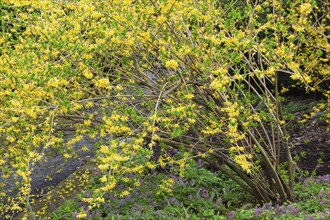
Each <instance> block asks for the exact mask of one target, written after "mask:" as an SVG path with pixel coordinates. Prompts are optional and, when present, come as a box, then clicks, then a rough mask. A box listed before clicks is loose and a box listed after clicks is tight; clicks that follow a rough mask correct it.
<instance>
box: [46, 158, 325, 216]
mask: <svg viewBox="0 0 330 220" xmlns="http://www.w3.org/2000/svg"><path fill="white" fill-rule="evenodd" d="M164 176H170V177H171V178H173V179H174V180H175V185H174V187H173V191H172V193H160V194H157V192H159V187H158V185H159V183H160V181H161V180H162V179H163V178H164ZM95 184H97V181H96V182H92V183H91V184H90V188H91V189H92V188H93V187H94V186H95ZM118 190H120V189H118ZM83 196H85V197H88V196H90V195H89V192H88V190H87V191H86V192H84V194H81V195H78V196H76V197H75V198H73V199H71V200H68V201H66V202H65V203H63V205H62V206H60V207H59V208H58V209H56V210H54V212H53V213H52V214H51V216H50V219H54V220H56V219H77V218H78V217H80V216H79V214H81V213H85V214H87V216H86V217H85V218H84V219H283V220H284V219H310V220H311V219H329V218H330V210H329V207H330V176H329V175H328V176H322V177H306V176H305V175H302V174H301V176H300V177H299V181H298V183H296V185H295V194H294V201H295V202H292V203H290V204H289V203H288V204H282V205H279V204H263V205H258V204H257V201H254V200H253V199H252V198H251V197H250V196H249V195H248V194H246V193H244V192H243V191H242V190H241V189H240V188H239V186H237V185H236V184H235V183H234V182H233V181H232V180H230V179H228V178H226V177H225V176H223V175H219V174H217V173H213V172H211V171H209V170H207V169H205V168H203V167H201V166H200V165H199V164H198V163H194V164H191V166H190V167H189V168H188V169H187V171H186V173H185V176H184V178H183V177H178V176H173V175H172V176H171V174H164V173H154V174H153V175H150V176H148V177H146V178H144V179H143V181H142V184H141V186H140V187H138V188H137V189H136V190H135V191H134V192H133V193H132V194H131V195H129V196H127V197H125V198H115V197H114V196H113V194H108V195H105V197H106V202H105V203H104V204H102V205H101V206H100V207H98V208H94V209H90V210H88V209H87V204H86V203H84V202H82V200H81V198H82V197H83Z"/></svg>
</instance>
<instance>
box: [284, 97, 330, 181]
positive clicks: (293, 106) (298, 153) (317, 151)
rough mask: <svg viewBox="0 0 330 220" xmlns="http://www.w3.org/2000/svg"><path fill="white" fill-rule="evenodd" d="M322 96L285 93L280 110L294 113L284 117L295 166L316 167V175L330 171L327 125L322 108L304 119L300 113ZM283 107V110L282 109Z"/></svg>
mask: <svg viewBox="0 0 330 220" xmlns="http://www.w3.org/2000/svg"><path fill="white" fill-rule="evenodd" d="M321 101H322V100H315V99H311V98H306V97H295V96H291V97H286V100H285V102H284V109H285V110H284V113H287V114H291V115H292V116H294V118H292V119H291V120H289V121H288V124H287V131H288V133H289V134H290V139H289V146H291V153H292V157H293V158H294V159H295V160H296V161H297V166H298V169H301V170H305V171H310V172H311V171H314V170H315V171H316V174H317V175H326V174H330V131H329V129H330V125H329V124H327V123H326V120H325V116H326V113H325V111H321V112H319V113H317V114H316V116H314V117H312V118H309V119H307V120H306V121H305V122H303V123H301V120H303V119H304V116H303V115H304V114H308V113H310V112H312V111H313V109H312V107H313V106H315V105H316V104H317V103H319V102H321ZM285 111H286V112H285Z"/></svg>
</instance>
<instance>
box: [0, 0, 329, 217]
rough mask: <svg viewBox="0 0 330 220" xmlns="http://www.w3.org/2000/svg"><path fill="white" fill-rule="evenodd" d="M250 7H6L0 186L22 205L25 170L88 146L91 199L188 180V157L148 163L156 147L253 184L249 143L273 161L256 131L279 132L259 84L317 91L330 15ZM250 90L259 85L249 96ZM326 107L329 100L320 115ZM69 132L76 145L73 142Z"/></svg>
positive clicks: (28, 2) (46, 2) (84, 3)
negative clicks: (150, 177)
mask: <svg viewBox="0 0 330 220" xmlns="http://www.w3.org/2000/svg"><path fill="white" fill-rule="evenodd" d="M233 2H235V1H233ZM250 2H251V1H242V3H240V6H237V7H242V8H240V9H242V11H244V13H246V14H248V16H247V15H245V14H244V15H243V14H240V12H239V11H240V10H237V11H235V10H234V9H235V8H236V6H235V7H229V6H228V5H225V4H224V3H223V2H221V1H213V0H210V1H200V2H198V4H197V3H196V1H193V0H185V1H183V0H168V1H153V2H151V1H131V0H124V1H118V0H116V1H98V0H96V1H91V0H79V1H53V0H43V1H37V0H3V1H2V4H4V5H5V6H6V7H8V8H10V10H9V9H8V10H7V9H6V7H3V8H2V9H0V10H2V11H1V14H2V15H3V16H2V17H1V18H0V19H1V24H3V25H2V26H3V27H1V28H2V29H1V30H2V34H1V36H0V100H1V102H0V109H1V111H0V143H1V146H0V154H1V155H2V156H3V157H2V158H1V159H0V166H1V167H2V168H3V175H2V177H3V178H9V177H10V176H12V177H13V178H14V179H15V181H16V182H17V186H16V187H17V189H19V191H20V192H21V195H25V196H28V195H29V194H30V193H31V190H30V178H31V177H30V175H31V172H32V169H33V167H34V164H36V163H38V162H41V161H42V160H43V159H45V158H44V157H45V156H46V154H45V152H48V151H55V152H58V153H60V154H62V155H63V157H65V158H72V157H74V156H76V154H79V152H76V148H75V146H76V145H77V144H79V143H80V142H81V141H82V140H83V139H84V138H92V139H95V140H98V141H99V143H95V148H96V154H97V156H96V158H95V160H96V161H97V167H98V169H99V171H100V172H101V175H100V176H99V177H98V179H99V180H100V182H101V185H100V187H99V188H97V189H95V193H96V194H102V193H104V192H109V191H111V190H113V189H114V188H115V186H116V185H117V184H119V183H120V184H124V183H127V184H129V183H131V184H132V185H135V186H136V187H138V185H139V184H138V182H137V179H138V178H139V176H143V175H144V174H145V172H146V171H150V170H153V169H155V167H156V166H158V165H160V166H162V167H165V166H167V165H175V166H178V167H179V168H180V169H179V171H178V172H179V174H180V175H183V173H184V172H183V170H184V169H185V168H186V166H187V160H188V159H192V157H190V156H189V155H188V154H182V155H181V154H180V155H181V157H180V158H176V161H173V159H171V158H170V157H168V156H167V155H166V154H164V155H161V156H160V157H159V158H158V160H157V161H152V160H151V158H152V155H153V151H152V150H153V148H154V147H156V146H157V144H162V146H163V147H164V148H169V149H170V147H173V146H175V147H178V146H180V149H181V148H182V149H181V150H185V151H187V152H192V151H195V150H196V149H197V148H198V152H197V156H198V155H199V156H200V157H209V156H210V157H212V155H216V156H218V155H219V154H218V153H219V152H225V153H224V154H228V155H229V156H230V157H229V158H228V160H229V161H230V162H231V163H236V164H238V165H239V166H240V168H241V169H242V170H243V171H245V172H248V173H249V172H254V170H253V168H255V167H254V164H256V163H255V160H257V157H254V156H255V154H256V152H255V151H254V148H252V147H250V146H253V144H254V143H251V142H253V141H254V142H258V141H260V143H262V144H261V146H264V145H267V148H269V149H270V151H269V152H272V151H274V152H275V150H274V148H275V146H272V145H271V144H269V143H268V142H267V140H266V139H267V135H268V134H267V133H266V132H264V131H267V129H263V128H264V127H263V126H265V124H267V125H269V124H271V125H272V126H274V127H276V128H278V129H281V128H282V127H283V125H284V124H283V123H285V122H284V121H283V120H279V118H278V115H276V113H277V112H276V100H275V98H274V96H273V93H271V92H268V91H266V90H265V91H264V88H263V86H264V85H266V83H265V82H274V79H275V75H276V74H277V73H279V74H287V75H289V76H290V77H291V79H293V80H295V81H296V82H297V83H298V84H300V85H304V86H305V88H306V89H309V90H320V85H321V84H322V83H323V82H324V81H325V80H327V79H329V64H328V63H329V58H328V57H327V56H326V52H328V51H329V48H330V46H329V41H328V38H327V37H326V33H327V31H328V29H329V25H328V23H327V21H328V20H329V15H325V16H324V19H323V18H322V19H318V17H317V16H319V15H320V14H322V13H324V12H322V11H320V9H319V7H318V6H317V5H315V3H313V2H312V1H307V0H306V1H305V0H304V1H296V0H291V1H290V2H291V3H292V4H288V6H285V5H284V4H283V3H282V1H279V0H276V1H275V0H266V1H263V2H260V4H256V5H252V4H250ZM285 7H287V8H286V9H285V10H287V11H284V8H285ZM243 9H244V10H243ZM273 12H274V13H273ZM288 12H289V13H288ZM238 14H240V15H238ZM312 15H313V16H316V17H315V18H313V19H314V20H315V19H318V22H312V21H313V19H312V17H311V16H312ZM262 36H266V37H262ZM251 80H255V81H256V84H257V86H253V85H252V84H251V85H248V86H247V83H248V82H250V81H251ZM258 84H260V85H261V86H260V87H258ZM249 86H251V87H249ZM281 89H282V92H285V88H281ZM260 90H262V92H259V91H260ZM247 91H251V92H252V93H254V95H255V97H251V94H247ZM329 100H330V95H329V94H328V103H327V106H322V109H328V108H329V102H330V101H329ZM327 119H328V121H329V116H327ZM65 129H68V130H69V131H71V132H72V133H73V134H72V135H71V134H70V135H71V136H70V138H68V139H66V138H64V136H65V135H67V134H66V133H65ZM260 131H262V132H261V133H260ZM258 132H259V133H258ZM279 133H280V132H279ZM268 137H269V136H268ZM253 138H254V140H253ZM149 139H150V143H145V142H146V141H147V140H149ZM252 140H253V141H252ZM268 145H270V146H268ZM83 150H84V151H88V150H89V149H88V148H87V147H84V148H83ZM162 153H164V152H162ZM226 159H227V158H226ZM129 173H134V175H136V179H135V180H131V179H129V178H127V175H128V174H129ZM258 175H259V173H258V172H256V173H254V175H251V176H256V177H257V176H258ZM18 179H21V180H22V181H21V182H20V181H17V180H18ZM172 185H173V180H171V179H166V180H164V181H163V183H162V186H160V188H161V190H163V191H164V192H170V191H171V187H172ZM266 185H267V184H266ZM129 193H130V189H128V188H127V189H125V190H123V191H122V192H121V194H119V196H122V197H124V196H127V195H129ZM0 196H1V197H4V198H5V197H6V198H7V197H8V195H7V192H2V191H0ZM22 200H24V198H12V199H11V200H10V201H11V202H10V203H9V204H6V208H5V210H9V209H12V210H19V208H17V207H19V205H20V203H21V202H22ZM103 201H104V199H103V198H100V197H97V198H95V199H94V200H93V199H89V200H86V202H88V203H89V204H90V205H95V204H97V203H102V202H103ZM1 205H2V204H1ZM0 215H1V213H0ZM77 217H78V218H85V217H86V213H84V212H82V213H79V214H78V216H77Z"/></svg>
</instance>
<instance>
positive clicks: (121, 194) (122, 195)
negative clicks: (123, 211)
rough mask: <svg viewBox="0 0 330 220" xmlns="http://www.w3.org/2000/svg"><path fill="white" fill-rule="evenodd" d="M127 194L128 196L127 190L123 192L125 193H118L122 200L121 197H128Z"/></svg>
mask: <svg viewBox="0 0 330 220" xmlns="http://www.w3.org/2000/svg"><path fill="white" fill-rule="evenodd" d="M129 194H130V192H129V191H127V190H125V191H123V192H121V193H120V195H119V197H121V198H123V197H126V196H128V195H129Z"/></svg>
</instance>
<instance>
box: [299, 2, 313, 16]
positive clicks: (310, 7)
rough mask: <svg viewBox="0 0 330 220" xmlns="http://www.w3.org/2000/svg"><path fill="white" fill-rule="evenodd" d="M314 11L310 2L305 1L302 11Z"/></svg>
mask: <svg viewBox="0 0 330 220" xmlns="http://www.w3.org/2000/svg"><path fill="white" fill-rule="evenodd" d="M311 12H312V5H311V4H309V3H304V4H302V5H301V6H300V13H301V14H305V15H308V14H309V13H311Z"/></svg>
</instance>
